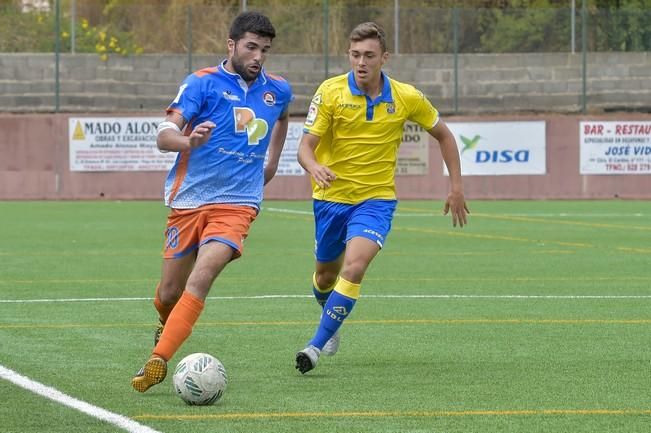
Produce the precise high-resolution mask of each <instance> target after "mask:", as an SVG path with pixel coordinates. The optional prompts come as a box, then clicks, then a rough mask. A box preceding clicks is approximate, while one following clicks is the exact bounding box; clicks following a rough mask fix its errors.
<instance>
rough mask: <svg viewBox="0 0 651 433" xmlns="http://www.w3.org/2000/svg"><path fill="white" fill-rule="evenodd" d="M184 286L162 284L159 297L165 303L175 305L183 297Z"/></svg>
mask: <svg viewBox="0 0 651 433" xmlns="http://www.w3.org/2000/svg"><path fill="white" fill-rule="evenodd" d="M182 293H183V288H182V287H181V288H179V287H177V286H176V285H167V284H161V285H160V287H159V288H158V299H159V300H160V302H161V304H163V305H174V304H176V302H177V301H178V300H179V298H180V297H181V294H182Z"/></svg>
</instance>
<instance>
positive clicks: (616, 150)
mask: <svg viewBox="0 0 651 433" xmlns="http://www.w3.org/2000/svg"><path fill="white" fill-rule="evenodd" d="M579 128H580V133H579V136H580V138H579V140H580V146H581V162H580V164H581V168H580V172H581V174H650V173H651V122H649V121H625V122H624V121H622V122H602V121H586V122H580V123H579Z"/></svg>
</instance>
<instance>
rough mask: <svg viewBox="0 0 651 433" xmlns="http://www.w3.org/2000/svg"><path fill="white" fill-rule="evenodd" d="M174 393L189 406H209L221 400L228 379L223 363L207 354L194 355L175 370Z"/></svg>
mask: <svg viewBox="0 0 651 433" xmlns="http://www.w3.org/2000/svg"><path fill="white" fill-rule="evenodd" d="M172 382H173V384H174V391H176V393H177V394H178V396H179V397H181V399H182V400H183V401H184V402H186V403H187V404H189V405H198V406H203V405H209V404H213V403H215V402H216V401H217V400H219V399H220V398H221V397H222V395H223V394H224V391H226V385H228V377H227V376H226V370H225V369H224V366H223V365H222V363H221V362H220V361H219V360H218V359H217V358H215V357H214V356H212V355H209V354H207V353H192V354H190V355H188V356H186V357H185V358H183V359H182V360H181V362H179V363H178V365H177V366H176V369H175V370H174V379H173V381H172Z"/></svg>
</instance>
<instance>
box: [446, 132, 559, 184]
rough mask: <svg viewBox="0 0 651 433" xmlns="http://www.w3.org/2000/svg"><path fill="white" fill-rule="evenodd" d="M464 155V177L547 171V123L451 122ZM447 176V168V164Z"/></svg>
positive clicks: (527, 173)
mask: <svg viewBox="0 0 651 433" xmlns="http://www.w3.org/2000/svg"><path fill="white" fill-rule="evenodd" d="M447 125H448V128H450V130H451V131H452V133H453V134H454V137H455V139H456V141H457V146H459V153H460V155H461V174H462V175H464V176H468V175H470V176H474V175H479V176H500V175H532V174H545V173H546V168H547V166H546V147H545V146H546V141H545V122H544V121H527V122H471V123H460V122H459V123H457V122H449V123H447ZM444 172H445V174H446V175H447V174H448V171H447V167H445V164H444Z"/></svg>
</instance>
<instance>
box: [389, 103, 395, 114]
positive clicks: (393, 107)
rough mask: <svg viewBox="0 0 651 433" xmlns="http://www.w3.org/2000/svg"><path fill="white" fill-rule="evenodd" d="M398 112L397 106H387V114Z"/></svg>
mask: <svg viewBox="0 0 651 433" xmlns="http://www.w3.org/2000/svg"><path fill="white" fill-rule="evenodd" d="M395 112H396V106H395V105H393V104H387V113H389V114H393V113H395Z"/></svg>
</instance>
